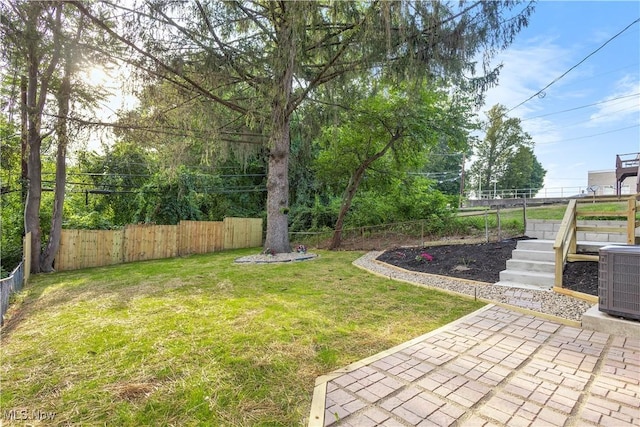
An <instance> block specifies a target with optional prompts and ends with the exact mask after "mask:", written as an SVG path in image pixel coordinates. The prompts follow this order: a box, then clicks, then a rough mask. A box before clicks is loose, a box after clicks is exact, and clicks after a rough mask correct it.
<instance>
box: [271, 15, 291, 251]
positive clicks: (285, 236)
mask: <svg viewBox="0 0 640 427" xmlns="http://www.w3.org/2000/svg"><path fill="white" fill-rule="evenodd" d="M294 6H295V4H294V3H284V6H283V7H294ZM282 13H283V17H288V18H291V16H292V14H289V15H288V16H287V14H286V13H285V11H284V10H283V11H282ZM292 25H293V24H292V23H291V22H288V21H287V20H286V19H285V18H283V21H282V23H281V27H280V28H278V29H277V30H276V34H277V38H278V53H277V59H276V64H275V69H276V72H275V75H274V80H275V82H274V96H273V100H272V104H271V137H270V139H269V165H268V171H267V235H266V238H265V242H264V248H265V251H266V250H268V251H270V252H274V253H286V252H291V245H290V244H289V215H288V214H289V147H290V133H289V132H290V129H289V127H290V117H291V112H290V111H289V109H290V102H291V90H292V87H293V65H294V60H295V52H296V45H295V37H294V35H293V28H292Z"/></svg>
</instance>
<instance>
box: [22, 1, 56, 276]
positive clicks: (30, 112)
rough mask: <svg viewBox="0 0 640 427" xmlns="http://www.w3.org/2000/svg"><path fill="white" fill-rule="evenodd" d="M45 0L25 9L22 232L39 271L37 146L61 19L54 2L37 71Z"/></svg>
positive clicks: (34, 270)
mask: <svg viewBox="0 0 640 427" xmlns="http://www.w3.org/2000/svg"><path fill="white" fill-rule="evenodd" d="M45 6H47V5H46V4H45V3H40V2H31V3H29V9H28V12H27V22H26V27H27V30H26V32H27V37H26V42H27V55H26V56H27V58H26V59H27V61H26V62H27V69H28V70H27V78H28V81H27V108H26V110H27V144H28V147H27V148H28V151H29V154H28V157H27V179H28V182H27V186H28V187H27V188H28V189H27V198H26V201H25V207H24V232H25V233H29V232H31V272H32V273H39V272H40V255H41V251H42V248H41V238H42V232H41V229H40V203H41V200H42V162H41V159H40V148H41V145H42V136H41V135H40V130H41V127H42V112H43V110H44V105H45V102H46V100H47V93H48V91H49V83H50V82H51V77H52V75H53V72H54V71H55V69H56V66H57V65H58V61H59V59H60V58H59V56H60V48H61V44H62V42H61V40H60V39H61V32H60V24H61V20H62V4H57V5H56V6H55V7H56V10H55V25H54V28H53V34H54V38H53V52H52V54H51V59H50V61H49V63H48V65H47V68H46V69H45V70H44V71H43V72H42V74H40V71H39V65H40V63H41V61H42V57H41V56H40V54H39V52H38V51H39V46H38V43H40V42H42V36H41V35H40V34H39V33H38V28H39V21H40V14H41V13H42V11H43V7H45Z"/></svg>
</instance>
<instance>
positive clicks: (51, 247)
mask: <svg viewBox="0 0 640 427" xmlns="http://www.w3.org/2000/svg"><path fill="white" fill-rule="evenodd" d="M57 98H58V123H57V126H56V136H57V138H58V152H57V153H56V184H55V194H54V200H53V215H52V217H51V232H50V233H49V241H48V242H47V247H46V248H45V250H44V252H43V254H42V262H41V265H40V270H41V271H42V272H45V273H48V272H51V271H53V261H54V259H55V257H56V255H57V253H58V249H59V248H60V237H61V235H62V216H63V215H62V214H63V210H64V194H65V186H66V181H67V164H66V161H67V145H68V143H69V133H68V129H67V116H68V115H69V99H70V98H71V47H70V46H69V45H66V46H65V66H64V76H63V77H62V82H61V84H60V89H59V90H58V96H57Z"/></svg>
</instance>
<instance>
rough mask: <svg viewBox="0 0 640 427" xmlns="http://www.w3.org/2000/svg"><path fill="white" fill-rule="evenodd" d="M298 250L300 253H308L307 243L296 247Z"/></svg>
mask: <svg viewBox="0 0 640 427" xmlns="http://www.w3.org/2000/svg"><path fill="white" fill-rule="evenodd" d="M296 252H298V253H299V254H306V253H307V247H306V246H305V245H298V246H297V247H296Z"/></svg>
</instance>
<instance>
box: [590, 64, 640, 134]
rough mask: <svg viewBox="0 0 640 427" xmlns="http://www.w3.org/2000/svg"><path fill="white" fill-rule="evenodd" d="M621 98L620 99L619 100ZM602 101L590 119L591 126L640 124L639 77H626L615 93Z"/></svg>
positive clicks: (620, 81) (616, 87)
mask: <svg viewBox="0 0 640 427" xmlns="http://www.w3.org/2000/svg"><path fill="white" fill-rule="evenodd" d="M618 98H619V99H618ZM601 101H611V102H606V103H603V104H600V105H598V106H597V107H596V109H597V111H596V112H595V113H593V114H591V116H590V117H589V119H590V121H589V126H598V125H600V124H603V123H614V122H627V123H629V124H630V125H631V124H637V123H639V122H640V80H638V77H637V76H631V75H626V76H624V77H623V78H621V79H620V80H618V81H617V82H616V84H615V89H614V92H613V93H612V94H611V95H609V96H607V97H606V98H604V99H602V100H601Z"/></svg>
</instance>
